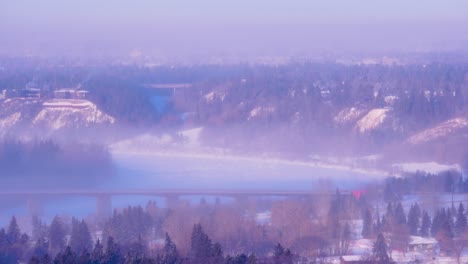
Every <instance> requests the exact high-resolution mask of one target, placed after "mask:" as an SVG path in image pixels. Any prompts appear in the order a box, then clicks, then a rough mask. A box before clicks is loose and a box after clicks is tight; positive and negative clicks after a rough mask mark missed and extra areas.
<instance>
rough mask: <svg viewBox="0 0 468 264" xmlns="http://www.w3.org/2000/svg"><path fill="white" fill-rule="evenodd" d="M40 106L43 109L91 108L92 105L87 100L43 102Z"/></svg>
mask: <svg viewBox="0 0 468 264" xmlns="http://www.w3.org/2000/svg"><path fill="white" fill-rule="evenodd" d="M42 105H43V106H45V107H92V106H93V105H94V104H93V103H92V102H90V101H87V100H70V99H64V100H60V99H53V100H49V101H45V102H44V103H43V104H42Z"/></svg>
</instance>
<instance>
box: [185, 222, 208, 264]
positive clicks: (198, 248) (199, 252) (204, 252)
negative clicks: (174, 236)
mask: <svg viewBox="0 0 468 264" xmlns="http://www.w3.org/2000/svg"><path fill="white" fill-rule="evenodd" d="M212 247H213V245H212V243H211V239H210V238H209V237H208V235H207V234H205V232H204V231H203V228H202V226H201V225H200V224H195V225H194V226H193V229H192V239H191V249H190V257H191V258H192V259H193V261H194V263H206V262H207V261H208V259H209V258H210V257H211V256H212Z"/></svg>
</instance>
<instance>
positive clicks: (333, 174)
mask: <svg viewBox="0 0 468 264" xmlns="http://www.w3.org/2000/svg"><path fill="white" fill-rule="evenodd" d="M113 159H114V162H115V164H116V168H117V173H116V175H115V176H114V178H112V179H110V180H108V181H106V182H104V183H102V184H101V185H99V186H97V187H92V188H93V189H95V188H98V189H99V190H104V191H105V190H152V189H153V190H154V189H178V190H189V189H190V190H264V191H287V190H297V191H306V190H310V191H311V192H313V191H314V190H317V189H320V190H321V191H323V190H326V188H328V189H329V190H330V191H333V190H335V189H336V188H339V189H344V190H351V189H359V188H363V187H364V186H365V185H366V184H368V183H371V182H372V181H376V180H379V179H382V178H383V177H385V176H386V175H385V174H383V173H377V172H370V171H367V172H366V171H360V170H357V169H350V168H344V167H338V166H326V165H317V164H312V163H305V162H296V161H284V160H275V159H264V158H246V157H231V156H209V155H195V154H190V155H189V154H135V153H113ZM213 198H214V197H211V199H213ZM150 199H152V200H156V201H157V202H158V204H160V205H161V206H164V203H165V200H164V199H163V198H160V197H149V196H115V197H112V207H113V208H121V207H126V206H128V205H143V206H144V205H145V204H146V203H147V201H148V200H150ZM182 199H192V200H193V201H194V202H198V200H199V199H200V197H185V198H184V197H182ZM207 200H208V201H210V197H208V199H207ZM95 210H96V200H95V198H93V197H79V196H69V197H60V198H59V199H57V198H55V199H54V198H51V199H48V200H46V201H45V202H42V216H43V217H44V218H45V219H46V220H49V219H51V218H52V217H53V216H54V215H57V214H59V215H68V216H76V217H88V216H91V215H93V214H95ZM0 215H1V217H0V224H3V225H6V223H7V222H8V220H9V218H10V217H11V215H16V216H17V217H18V218H19V219H21V218H25V219H26V218H27V217H26V216H27V206H26V203H25V202H24V201H23V202H22V203H20V204H18V203H16V206H15V207H10V208H3V209H2V212H1V214H0ZM24 221H26V220H24Z"/></svg>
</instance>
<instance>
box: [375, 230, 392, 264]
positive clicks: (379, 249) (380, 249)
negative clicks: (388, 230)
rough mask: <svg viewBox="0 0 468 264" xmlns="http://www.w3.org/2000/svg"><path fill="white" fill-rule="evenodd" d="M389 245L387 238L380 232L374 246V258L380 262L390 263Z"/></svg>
mask: <svg viewBox="0 0 468 264" xmlns="http://www.w3.org/2000/svg"><path fill="white" fill-rule="evenodd" d="M387 252H388V246H387V243H386V242H385V238H384V236H383V235H382V233H379V235H378V236H377V240H376V241H375V243H374V247H373V248H372V260H374V261H376V262H378V263H390V262H391V261H390V257H389V256H388V253H387Z"/></svg>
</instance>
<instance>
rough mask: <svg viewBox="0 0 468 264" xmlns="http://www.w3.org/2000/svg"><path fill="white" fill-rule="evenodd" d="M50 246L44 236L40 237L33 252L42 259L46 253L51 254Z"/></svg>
mask: <svg viewBox="0 0 468 264" xmlns="http://www.w3.org/2000/svg"><path fill="white" fill-rule="evenodd" d="M48 248H49V243H48V242H47V241H46V240H45V239H44V238H39V239H38V240H37V241H36V244H35V245H34V248H33V252H32V254H33V256H35V257H37V258H38V260H39V259H42V258H43V257H44V256H45V255H48V254H49V251H48Z"/></svg>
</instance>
